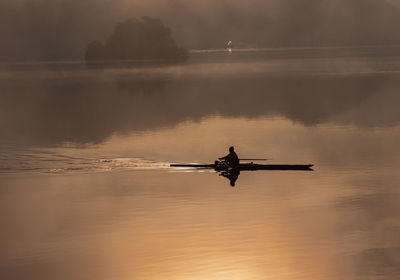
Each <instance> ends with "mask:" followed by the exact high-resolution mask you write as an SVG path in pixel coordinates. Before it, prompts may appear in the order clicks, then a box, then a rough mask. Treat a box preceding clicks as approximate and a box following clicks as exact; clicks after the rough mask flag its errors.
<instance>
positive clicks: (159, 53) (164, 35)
mask: <svg viewBox="0 0 400 280" xmlns="http://www.w3.org/2000/svg"><path fill="white" fill-rule="evenodd" d="M187 54H188V52H187V51H186V50H185V49H184V48H181V47H178V45H177V44H176V42H175V40H174V39H173V38H172V36H171V30H170V29H169V28H168V27H166V26H165V25H164V24H163V23H162V22H161V20H159V19H153V18H150V17H142V18H141V19H129V20H127V21H124V22H120V23H118V24H117V26H116V27H115V29H114V32H113V33H112V34H111V36H110V37H109V38H108V39H107V40H106V42H105V43H103V42H101V41H94V42H91V43H89V44H88V46H87V49H86V54H85V59H86V61H101V60H103V61H104V60H174V61H177V60H184V59H185V58H186V56H187Z"/></svg>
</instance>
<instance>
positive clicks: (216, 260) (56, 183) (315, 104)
mask: <svg viewBox="0 0 400 280" xmlns="http://www.w3.org/2000/svg"><path fill="white" fill-rule="evenodd" d="M395 53H396V52H395V51H393V48H388V49H387V50H386V49H383V51H382V49H376V48H365V47H364V48H347V49H345V48H338V49H273V50H271V49H270V50H268V49H266V50H247V51H233V52H232V53H231V54H229V53H227V52H221V51H208V52H206V51H197V52H193V53H192V54H191V57H190V59H189V60H188V61H187V62H185V63H183V64H174V65H147V64H136V65H132V64H122V65H111V64H110V65H107V67H106V66H105V65H95V66H93V65H91V66H90V65H89V66H87V65H84V64H81V63H42V64H38V63H31V64H13V65H2V66H1V70H0V131H1V137H0V229H1V230H0V248H1V250H0V278H1V279H41V280H43V279H145V280H148V279H272V280H283V279H285V280H286V279H302V280H303V279H304V280H305V279H307V280H308V279H316V280H319V279H321V280H322V279H324V280H325V279H335V280H336V279H368V280H370V279H374V280H375V279H385V280H386V279H399V278H400V189H399V187H400V186H399V183H400V174H399V172H398V171H399V168H400V149H399V148H398V145H399V143H400V110H399V104H400V102H399V101H400V94H399V92H400V56H399V57H398V56H396V55H395ZM397 53H399V52H397ZM231 145H234V146H235V149H236V151H237V153H238V154H239V156H240V157H242V158H260V157H261V158H263V157H267V158H269V159H270V160H269V161H268V163H285V164H303V163H304V164H308V163H312V164H314V165H315V167H314V171H313V172H305V171H256V172H241V174H240V176H239V178H238V180H237V182H236V186H235V187H231V186H230V184H229V180H227V179H226V178H224V177H223V176H219V175H220V174H218V173H216V172H214V171H210V170H193V169H179V168H170V167H169V164H170V163H193V162H197V163H209V162H213V161H214V160H215V159H216V158H217V157H219V156H223V155H225V154H226V153H227V149H228V147H229V146H231Z"/></svg>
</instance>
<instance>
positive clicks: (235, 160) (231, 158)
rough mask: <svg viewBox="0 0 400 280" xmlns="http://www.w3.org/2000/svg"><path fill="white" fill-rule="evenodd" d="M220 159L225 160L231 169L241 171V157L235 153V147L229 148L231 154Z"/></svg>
mask: <svg viewBox="0 0 400 280" xmlns="http://www.w3.org/2000/svg"><path fill="white" fill-rule="evenodd" d="M219 159H220V160H223V161H224V162H225V163H227V164H228V165H229V166H230V167H232V168H234V169H239V157H238V156H237V154H236V153H235V148H234V147H233V146H232V147H229V154H228V155H226V156H224V157H220V158H219Z"/></svg>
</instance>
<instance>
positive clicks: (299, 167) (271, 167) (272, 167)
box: [170, 163, 313, 171]
mask: <svg viewBox="0 0 400 280" xmlns="http://www.w3.org/2000/svg"><path fill="white" fill-rule="evenodd" d="M170 166H171V167H188V168H199V169H215V170H217V171H221V170H230V169H232V168H231V167H229V166H227V165H224V164H177V163H172V164H170ZM312 166H313V164H257V163H240V164H239V170H240V171H246V170H303V171H313V169H312V168H311V167H312Z"/></svg>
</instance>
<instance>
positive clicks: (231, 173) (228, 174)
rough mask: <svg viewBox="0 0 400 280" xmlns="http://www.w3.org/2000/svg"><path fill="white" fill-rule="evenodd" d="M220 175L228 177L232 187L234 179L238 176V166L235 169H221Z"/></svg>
mask: <svg viewBox="0 0 400 280" xmlns="http://www.w3.org/2000/svg"><path fill="white" fill-rule="evenodd" d="M220 175H222V176H224V177H225V178H227V179H229V181H230V185H231V187H234V186H235V183H236V180H237V179H238V178H239V175H240V170H239V168H236V169H231V170H228V171H222V172H221V174H220Z"/></svg>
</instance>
